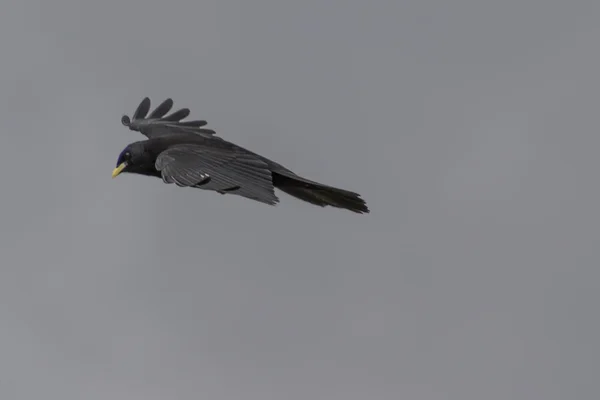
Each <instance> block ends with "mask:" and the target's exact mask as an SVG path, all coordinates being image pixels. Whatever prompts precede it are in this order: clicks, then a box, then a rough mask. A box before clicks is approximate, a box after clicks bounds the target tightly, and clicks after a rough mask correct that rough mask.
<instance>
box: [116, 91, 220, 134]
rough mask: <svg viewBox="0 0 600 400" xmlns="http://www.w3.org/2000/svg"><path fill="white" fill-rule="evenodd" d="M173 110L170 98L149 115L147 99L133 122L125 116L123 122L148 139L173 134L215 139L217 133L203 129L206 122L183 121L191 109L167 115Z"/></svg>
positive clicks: (182, 109)
mask: <svg viewBox="0 0 600 400" xmlns="http://www.w3.org/2000/svg"><path fill="white" fill-rule="evenodd" d="M171 108H173V100H172V99H170V98H168V99H166V100H165V101H163V102H162V103H160V104H159V105H158V107H156V108H155V109H154V111H152V112H151V113H150V114H149V115H148V112H149V111H150V99H149V98H148V97H145V98H144V99H143V100H142V101H141V102H140V104H139V105H138V107H137V108H136V110H135V112H134V113H133V116H132V118H131V120H130V119H129V117H128V116H126V115H125V116H123V118H122V122H123V124H124V125H126V126H127V127H128V128H129V129H131V130H132V131H137V132H140V133H141V134H142V135H144V136H146V137H147V138H149V139H150V138H154V137H158V136H165V135H173V134H196V135H201V136H205V137H213V138H217V137H214V136H213V135H215V133H216V132H215V131H214V130H212V129H206V128H202V127H203V126H204V125H206V124H207V122H206V121H204V120H193V121H182V120H183V119H184V118H187V117H188V116H189V115H190V110H189V108H181V109H179V110H177V111H174V112H172V113H171V114H169V115H166V114H167V113H168V112H169V111H170V110H171Z"/></svg>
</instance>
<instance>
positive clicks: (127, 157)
mask: <svg viewBox="0 0 600 400" xmlns="http://www.w3.org/2000/svg"><path fill="white" fill-rule="evenodd" d="M130 158H131V153H130V152H126V153H125V159H126V160H129V159H130Z"/></svg>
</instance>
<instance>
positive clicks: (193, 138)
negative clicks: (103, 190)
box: [113, 97, 369, 214]
mask: <svg viewBox="0 0 600 400" xmlns="http://www.w3.org/2000/svg"><path fill="white" fill-rule="evenodd" d="M172 108H173V100H172V99H166V100H165V101H163V102H162V103H161V104H159V105H158V107H156V108H155V109H154V110H153V111H152V112H150V114H148V113H149V111H150V99H149V98H148V97H146V98H144V99H143V100H142V101H141V103H140V104H139V106H138V107H137V109H136V110H135V112H134V113H133V116H132V118H131V119H130V118H129V117H128V116H127V115H124V116H123V117H122V118H121V122H122V124H123V125H125V126H127V127H128V128H129V129H131V130H133V131H137V132H140V133H141V134H143V135H144V136H146V137H147V140H143V141H138V142H134V143H131V144H129V145H128V146H127V147H125V149H123V151H122V152H121V153H120V154H119V157H118V160H117V166H116V168H115V170H114V171H113V177H116V176H117V175H119V174H120V173H123V172H128V173H135V174H141V175H147V176H154V177H158V178H161V179H162V180H163V181H164V182H165V183H174V184H175V185H177V186H181V187H194V188H199V189H204V190H212V191H215V192H218V193H221V194H226V193H229V194H235V195H238V196H243V197H246V198H249V199H253V200H256V201H259V202H262V203H266V204H269V205H275V204H277V203H278V202H279V198H278V197H277V196H276V194H275V190H274V189H275V188H277V189H279V190H281V191H283V192H285V193H287V194H289V195H291V196H293V197H296V198H298V199H301V200H304V201H306V202H308V203H311V204H314V205H317V206H321V207H325V206H331V207H336V208H342V209H347V210H350V211H353V212H355V213H359V214H362V213H368V212H369V209H368V207H367V205H366V203H365V201H364V200H363V199H361V198H360V195H359V194H358V193H354V192H351V191H348V190H343V189H339V188H335V187H332V186H328V185H324V184H321V183H318V182H314V181H311V180H308V179H306V178H303V177H301V176H299V175H296V174H295V173H294V172H292V171H290V170H289V169H287V168H285V167H283V166H282V165H280V164H278V163H276V162H274V161H271V160H269V159H267V158H265V157H263V156H260V155H258V154H255V153H253V152H251V151H249V150H246V149H244V148H243V147H240V146H238V145H235V144H233V143H230V142H228V141H226V140H224V139H223V138H221V137H219V136H217V135H216V133H215V131H214V130H212V129H207V128H203V127H204V126H205V125H206V124H207V122H206V121H204V120H194V121H182V120H183V119H185V118H186V117H188V116H189V114H190V110H189V109H187V108H182V109H179V110H177V111H174V112H172V113H171V114H168V115H167V113H168V112H169V111H171V109H172Z"/></svg>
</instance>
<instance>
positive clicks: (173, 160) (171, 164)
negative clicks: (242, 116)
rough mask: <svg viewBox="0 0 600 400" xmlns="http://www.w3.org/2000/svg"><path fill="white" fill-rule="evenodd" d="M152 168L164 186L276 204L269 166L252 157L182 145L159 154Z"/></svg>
mask: <svg viewBox="0 0 600 400" xmlns="http://www.w3.org/2000/svg"><path fill="white" fill-rule="evenodd" d="M155 167H156V169H157V170H158V171H160V172H161V175H162V179H163V181H164V182H165V183H175V184H176V185H178V186H187V187H199V188H202V189H207V190H214V191H217V192H219V193H231V194H236V195H239V196H243V197H246V198H249V199H253V200H256V201H260V202H262V203H266V204H270V205H274V204H276V203H278V202H279V199H278V198H277V196H276V195H275V190H274V186H273V178H272V174H271V170H270V169H269V166H268V165H267V163H266V162H265V161H263V160H261V159H260V158H258V157H257V156H255V155H254V154H251V153H246V152H243V151H237V150H235V149H229V148H225V147H207V146H202V145H197V144H181V145H177V146H173V147H170V148H169V149H167V150H165V151H163V152H162V153H160V154H159V155H158V157H157V159H156V164H155Z"/></svg>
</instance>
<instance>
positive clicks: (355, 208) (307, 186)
mask: <svg viewBox="0 0 600 400" xmlns="http://www.w3.org/2000/svg"><path fill="white" fill-rule="evenodd" d="M273 184H274V185H275V187H276V188H278V189H279V190H281V191H282V192H285V193H287V194H289V195H290V196H293V197H295V198H297V199H300V200H303V201H306V202H308V203H311V204H314V205H317V206H320V207H325V206H331V207H336V208H342V209H346V210H350V211H352V212H355V213H358V214H363V213H369V212H370V210H369V208H368V207H367V204H366V202H365V201H364V200H363V199H361V198H360V195H359V194H358V193H354V192H350V191H348V190H344V189H338V188H335V187H332V186H327V185H323V184H320V183H317V182H313V181H309V180H307V179H304V178H301V177H297V178H295V177H292V176H287V175H286V176H284V175H281V174H278V173H273Z"/></svg>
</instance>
